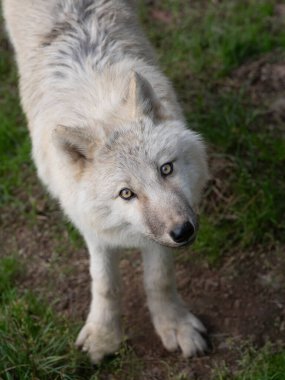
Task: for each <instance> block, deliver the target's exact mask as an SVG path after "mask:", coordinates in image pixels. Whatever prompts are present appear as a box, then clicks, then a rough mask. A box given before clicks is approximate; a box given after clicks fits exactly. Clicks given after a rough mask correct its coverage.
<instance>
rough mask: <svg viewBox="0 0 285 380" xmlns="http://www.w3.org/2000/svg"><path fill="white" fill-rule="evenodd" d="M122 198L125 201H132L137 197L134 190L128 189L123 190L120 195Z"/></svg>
mask: <svg viewBox="0 0 285 380" xmlns="http://www.w3.org/2000/svg"><path fill="white" fill-rule="evenodd" d="M119 195H120V197H121V198H123V199H125V200H126V201H128V200H130V199H132V198H133V197H134V196H135V193H133V192H132V190H130V189H127V188H126V187H125V188H124V189H122V190H121V191H120V193H119Z"/></svg>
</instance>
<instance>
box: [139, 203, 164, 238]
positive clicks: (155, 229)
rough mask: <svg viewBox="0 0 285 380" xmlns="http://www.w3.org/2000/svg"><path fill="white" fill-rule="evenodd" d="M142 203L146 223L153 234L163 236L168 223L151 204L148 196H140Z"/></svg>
mask: <svg viewBox="0 0 285 380" xmlns="http://www.w3.org/2000/svg"><path fill="white" fill-rule="evenodd" d="M140 205H141V208H142V212H143V216H144V220H145V223H146V225H147V226H148V227H149V230H150V232H151V234H152V235H153V236H155V237H160V236H162V235H163V233H164V231H165V228H166V225H165V223H164V222H162V221H161V220H160V218H159V217H158V215H157V211H156V210H155V209H153V208H152V207H151V206H150V204H149V201H148V198H147V197H146V196H142V197H141V198H140Z"/></svg>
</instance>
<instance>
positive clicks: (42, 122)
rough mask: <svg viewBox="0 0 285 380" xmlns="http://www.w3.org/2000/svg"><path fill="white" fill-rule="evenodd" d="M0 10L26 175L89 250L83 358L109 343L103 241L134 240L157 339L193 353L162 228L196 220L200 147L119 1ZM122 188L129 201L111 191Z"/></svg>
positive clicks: (108, 275) (115, 320) (110, 255)
mask: <svg viewBox="0 0 285 380" xmlns="http://www.w3.org/2000/svg"><path fill="white" fill-rule="evenodd" d="M4 14H5V18H6V23H7V28H8V32H9V34H10V37H11V41H12V42H13V45H14V47H15V51H16V58H17V62H18V67H19V73H20V92H21V99H22V105H23V108H24V111H25V113H26V115H27V119H28V126H29V130H30V134H31V139H32V145H33V158H34V161H35V163H36V166H37V170H38V175H39V177H40V178H41V180H42V181H43V183H44V184H45V185H46V186H47V188H48V190H49V191H50V193H51V194H52V195H53V196H54V197H55V198H57V199H58V200H59V201H60V204H61V207H62V208H63V210H64V212H65V213H66V215H68V217H69V218H70V219H71V220H72V221H73V223H74V224H75V225H76V226H77V228H78V229H79V231H80V232H81V233H82V235H83V236H84V238H85V241H86V244H87V246H88V249H89V252H90V257H91V260H90V262H91V266H90V268H91V269H90V272H91V277H92V303H91V309H90V313H89V316H88V318H87V322H86V325H85V326H84V327H83V329H82V331H81V333H80V335H79V337H78V340H77V344H78V345H80V346H82V347H83V349H84V350H85V351H88V353H89V354H90V357H91V359H92V361H93V362H94V363H96V362H98V361H100V360H101V359H102V358H103V357H104V355H106V354H108V353H111V352H114V351H115V350H117V348H118V347H119V344H120V341H121V334H122V332H121V324H120V279H119V273H118V254H117V253H116V251H115V250H114V248H116V247H138V248H140V249H141V250H142V252H143V261H144V268H145V288H146V293H147V297H148V305H149V308H150V312H151V314H152V318H153V322H154V325H155V328H156V331H157V333H158V334H159V336H160V337H161V339H162V342H163V344H164V346H165V347H166V348H167V349H169V350H174V349H176V348H178V347H180V348H181V350H182V352H183V355H184V356H186V357H187V356H191V355H195V354H196V353H197V352H198V351H203V350H204V349H205V348H206V344H205V341H204V340H203V338H202V336H201V335H200V332H204V331H205V329H204V327H203V325H202V324H201V322H199V321H198V319H197V318H196V317H194V316H193V315H192V314H191V313H189V312H188V311H187V309H186V306H185V305H184V304H183V302H182V301H181V299H180V298H179V296H178V294H177V291H176V286H175V280H174V273H173V265H172V253H171V251H170V250H169V248H166V247H165V246H168V247H177V246H179V244H176V243H174V242H173V240H172V238H171V237H170V235H169V232H170V230H171V229H172V228H173V226H175V225H177V224H179V223H180V224H181V223H183V221H185V220H188V221H190V222H192V223H193V224H195V223H196V219H195V218H196V216H195V213H194V211H195V210H196V209H197V205H198V202H199V199H200V195H201V191H202V188H203V186H204V184H205V182H206V180H207V176H208V174H207V162H206V154H205V148H204V145H203V143H202V142H201V139H200V137H199V136H198V135H197V134H196V133H194V132H192V131H190V130H187V129H186V127H185V120H184V117H183V115H182V112H181V109H180V107H179V105H178V103H177V101H176V97H175V94H174V92H173V89H172V87H171V85H170V84H169V82H168V80H167V79H166V78H165V76H164V75H163V74H162V73H161V72H160V70H159V69H158V67H157V65H156V62H155V57H154V54H153V52H152V48H151V47H150V45H149V43H148V41H147V40H146V39H145V37H144V35H143V33H142V31H141V29H140V27H139V25H138V23H137V20H136V15H135V13H134V11H133V9H132V7H131V5H130V2H128V1H123V0H117V1H116V0H109V1H106V0H105V1H104V0H97V1H95V0H94V1H91V0H77V1H72V0H51V1H48V2H47V1H45V0H37V1H34V0H21V1H18V0H4ZM133 150H134V151H133ZM172 161H173V167H174V172H173V174H172V175H171V176H169V178H166V179H162V178H161V175H160V172H159V168H160V167H161V165H163V164H164V163H167V162H172ZM124 187H129V188H131V189H133V190H135V192H136V194H137V198H134V199H132V200H130V201H125V200H123V199H121V198H120V197H119V196H118V194H119V192H120V190H121V189H122V188H124ZM193 210H194V211H193Z"/></svg>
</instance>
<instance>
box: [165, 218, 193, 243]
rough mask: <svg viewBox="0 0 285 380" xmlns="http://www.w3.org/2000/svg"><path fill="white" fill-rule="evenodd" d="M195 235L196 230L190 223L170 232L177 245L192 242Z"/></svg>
mask: <svg viewBox="0 0 285 380" xmlns="http://www.w3.org/2000/svg"><path fill="white" fill-rule="evenodd" d="M194 234H195V228H194V226H193V224H192V223H190V222H185V223H183V224H179V225H178V226H176V227H175V228H174V229H173V230H172V231H170V236H171V237H172V239H173V240H174V241H175V243H185V242H187V241H188V240H190V238H191V237H193V236H194Z"/></svg>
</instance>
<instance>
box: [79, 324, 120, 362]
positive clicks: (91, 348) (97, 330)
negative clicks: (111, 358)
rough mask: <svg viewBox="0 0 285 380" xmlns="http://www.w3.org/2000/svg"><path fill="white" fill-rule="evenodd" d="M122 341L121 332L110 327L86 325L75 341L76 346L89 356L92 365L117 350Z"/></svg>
mask: <svg viewBox="0 0 285 380" xmlns="http://www.w3.org/2000/svg"><path fill="white" fill-rule="evenodd" d="M121 340H122V336H121V332H120V331H118V329H117V330H115V331H114V329H112V327H111V326H108V327H107V326H102V325H96V324H94V323H90V322H88V323H86V324H85V326H84V327H83V328H82V330H81V331H80V333H79V335H78V338H77V340H76V343H75V344H76V346H77V347H79V348H81V349H82V351H85V352H87V353H88V354H89V356H90V359H91V362H92V363H93V364H97V363H99V362H100V361H101V360H102V359H103V358H104V356H106V355H109V354H113V353H114V352H115V351H117V350H118V348H119V346H120V343H121Z"/></svg>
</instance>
